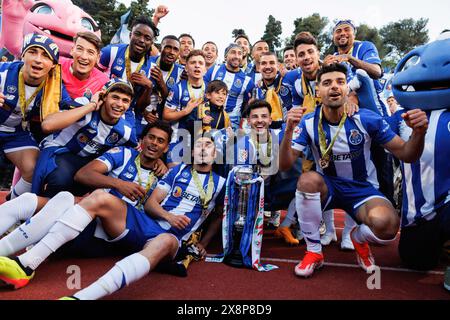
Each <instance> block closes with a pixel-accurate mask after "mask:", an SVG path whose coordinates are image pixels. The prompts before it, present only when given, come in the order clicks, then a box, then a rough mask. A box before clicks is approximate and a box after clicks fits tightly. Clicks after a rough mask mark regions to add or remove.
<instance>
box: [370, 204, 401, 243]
mask: <svg viewBox="0 0 450 320" xmlns="http://www.w3.org/2000/svg"><path fill="white" fill-rule="evenodd" d="M367 224H368V226H369V227H370V228H371V230H372V232H373V233H374V234H375V236H376V237H377V238H379V239H381V240H391V239H394V238H395V237H396V235H397V233H398V229H399V227H400V218H399V217H398V215H397V214H396V213H395V210H394V209H393V208H392V210H390V209H389V208H386V209H385V210H379V211H375V212H370V213H369V214H368V223H367Z"/></svg>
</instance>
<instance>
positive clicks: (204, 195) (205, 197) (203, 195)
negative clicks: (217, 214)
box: [191, 168, 214, 210]
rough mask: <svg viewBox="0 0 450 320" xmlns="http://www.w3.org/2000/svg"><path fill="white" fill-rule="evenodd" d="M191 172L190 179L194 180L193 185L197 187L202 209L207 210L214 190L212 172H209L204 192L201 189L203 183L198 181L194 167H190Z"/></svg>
mask: <svg viewBox="0 0 450 320" xmlns="http://www.w3.org/2000/svg"><path fill="white" fill-rule="evenodd" d="M191 174H192V179H193V180H194V183H195V186H196V187H197V189H198V194H199V197H200V200H201V202H202V207H203V210H208V206H209V203H210V202H211V200H212V197H213V191H214V177H213V174H212V172H211V173H210V174H209V180H208V186H207V187H206V192H205V190H204V189H203V185H202V184H201V182H200V178H199V176H198V173H197V171H196V170H195V169H194V168H192V169H191Z"/></svg>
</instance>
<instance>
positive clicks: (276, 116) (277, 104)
mask: <svg viewBox="0 0 450 320" xmlns="http://www.w3.org/2000/svg"><path fill="white" fill-rule="evenodd" d="M282 82H283V78H280V82H279V84H278V86H277V88H276V89H274V88H271V89H268V90H267V92H266V101H267V102H268V103H269V104H270V106H271V107H272V114H271V117H272V121H283V107H282V104H281V99H280V97H279V96H278V93H279V92H280V89H281V84H282Z"/></svg>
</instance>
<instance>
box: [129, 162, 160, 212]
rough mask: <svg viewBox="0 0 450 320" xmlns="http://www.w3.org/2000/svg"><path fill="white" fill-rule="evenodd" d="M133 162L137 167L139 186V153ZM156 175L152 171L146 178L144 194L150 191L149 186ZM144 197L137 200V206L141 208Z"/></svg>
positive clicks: (140, 183) (140, 180)
mask: <svg viewBox="0 0 450 320" xmlns="http://www.w3.org/2000/svg"><path fill="white" fill-rule="evenodd" d="M134 163H135V164H136V169H137V177H138V183H139V185H140V186H142V179H141V173H142V168H141V157H140V155H139V156H137V157H136V160H135V161H134ZM155 179H156V176H155V173H154V172H153V171H152V172H151V173H150V174H149V176H148V179H147V183H146V185H145V194H146V195H147V193H148V192H149V191H150V188H151V187H152V185H153V183H154V182H155ZM144 201H145V198H144V199H141V200H139V204H138V207H139V208H141V207H142V206H143V205H144Z"/></svg>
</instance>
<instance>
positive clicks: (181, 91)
mask: <svg viewBox="0 0 450 320" xmlns="http://www.w3.org/2000/svg"><path fill="white" fill-rule="evenodd" d="M205 89H206V84H205V88H204V89H203V90H202V88H194V87H193V88H192V92H189V85H188V81H187V80H181V81H180V82H178V83H177V84H176V85H175V86H174V87H173V88H172V90H170V92H169V96H168V97H167V101H166V107H167V108H169V109H172V110H177V111H181V110H183V109H184V108H185V107H186V106H187V105H188V103H189V101H190V100H191V99H200V98H204V94H205V91H204V90H205ZM195 110H197V109H194V110H192V112H191V114H189V115H187V116H185V117H183V118H181V119H180V120H178V122H176V123H173V125H172V129H173V131H174V133H173V135H172V142H176V141H177V137H178V135H177V134H178V129H188V121H189V120H193V121H195V120H196V119H197V114H194V113H195Z"/></svg>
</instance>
